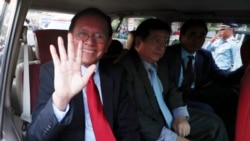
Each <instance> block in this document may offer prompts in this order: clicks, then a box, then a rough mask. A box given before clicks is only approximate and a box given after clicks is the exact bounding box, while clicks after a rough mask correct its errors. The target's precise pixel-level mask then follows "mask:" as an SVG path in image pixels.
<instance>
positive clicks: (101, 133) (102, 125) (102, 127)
mask: <svg viewBox="0 0 250 141" xmlns="http://www.w3.org/2000/svg"><path fill="white" fill-rule="evenodd" d="M93 76H94V75H92V77H90V78H89V81H88V83H87V86H86V93H87V99H88V107H89V113H90V118H91V122H92V127H93V130H94V134H95V138H96V141H115V140H116V139H115V137H114V134H113V132H112V130H111V128H110V126H109V123H108V121H107V118H106V116H105V113H104V111H103V107H102V104H101V100H100V97H99V93H98V90H97V87H96V85H95V83H94V80H93Z"/></svg>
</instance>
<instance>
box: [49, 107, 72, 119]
mask: <svg viewBox="0 0 250 141" xmlns="http://www.w3.org/2000/svg"><path fill="white" fill-rule="evenodd" d="M52 107H53V111H54V114H55V116H56V119H57V121H58V122H61V121H62V119H63V118H64V117H65V115H66V114H67V112H68V111H69V105H67V107H66V110H65V111H60V110H59V109H58V108H56V106H55V105H54V104H52Z"/></svg>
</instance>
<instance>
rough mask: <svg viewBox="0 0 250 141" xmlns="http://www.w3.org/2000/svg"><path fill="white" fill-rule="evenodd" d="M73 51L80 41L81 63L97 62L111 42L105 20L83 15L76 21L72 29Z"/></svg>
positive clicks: (87, 64)
mask: <svg viewBox="0 0 250 141" xmlns="http://www.w3.org/2000/svg"><path fill="white" fill-rule="evenodd" d="M72 34H73V42H74V47H75V53H76V50H77V47H78V43H79V41H82V64H83V65H85V66H89V65H91V64H94V63H96V62H98V60H99V59H100V58H101V57H102V55H103V54H104V53H105V52H106V51H107V49H108V46H109V44H110V42H111V38H110V37H109V36H108V25H107V22H106V21H105V20H104V19H103V18H101V17H99V16H95V15H85V16H83V17H81V18H79V19H78V20H77V21H76V24H75V27H74V29H73V31H72Z"/></svg>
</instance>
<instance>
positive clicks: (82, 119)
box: [27, 8, 140, 141]
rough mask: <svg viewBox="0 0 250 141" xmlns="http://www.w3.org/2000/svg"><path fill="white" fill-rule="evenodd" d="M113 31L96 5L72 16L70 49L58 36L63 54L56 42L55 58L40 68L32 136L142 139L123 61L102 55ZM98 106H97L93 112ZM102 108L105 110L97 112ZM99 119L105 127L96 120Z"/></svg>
mask: <svg viewBox="0 0 250 141" xmlns="http://www.w3.org/2000/svg"><path fill="white" fill-rule="evenodd" d="M111 35H112V28H111V20H110V18H109V17H108V16H106V15H105V14H104V13H103V12H102V11H100V10H98V9H96V8H88V9H85V10H82V11H80V12H79V13H77V14H76V15H75V16H74V17H73V19H72V21H71V25H70V28H69V34H68V47H67V52H66V50H65V49H64V48H65V47H64V43H63V40H62V38H60V37H59V38H58V46H59V54H57V52H56V50H55V48H54V46H51V47H50V51H51V55H52V58H53V63H52V62H49V63H47V64H45V65H43V66H42V68H41V72H40V73H41V74H40V89H39V97H38V100H37V107H36V108H35V110H34V111H33V117H32V118H33V119H32V123H31V124H30V126H29V128H28V131H27V137H28V140H29V141H70V140H72V141H84V140H85V141H95V140H97V141H106V140H109V141H114V140H120V141H133V140H134V141H139V140H140V135H139V132H138V129H139V122H138V119H137V116H136V112H135V110H134V108H133V107H132V104H131V103H130V100H129V96H128V94H127V92H126V89H125V86H126V85H125V84H124V83H122V82H123V78H122V77H123V76H124V75H123V71H122V69H121V67H114V66H109V65H107V64H103V63H102V61H99V59H100V58H101V57H102V56H103V54H104V53H105V52H106V50H107V49H108V46H109V44H110V42H111V40H112V38H111ZM91 76H93V77H91ZM90 77H91V79H90ZM92 78H93V79H92ZM90 82H92V83H90ZM93 83H94V84H93ZM94 85H96V87H94ZM88 86H89V87H88ZM96 88H97V89H96ZM92 96H95V98H96V97H97V98H96V100H98V101H99V105H101V106H99V105H98V102H97V101H95V100H93V99H90V97H92ZM92 101H94V102H96V103H95V105H93V103H91V102H92ZM100 103H101V104H100ZM90 104H92V105H90ZM97 106H99V109H97V110H98V111H94V112H93V110H92V109H95V108H96V107H97ZM98 113H101V114H100V116H98V117H95V116H93V115H97V114H98ZM93 119H95V120H93ZM100 121H103V122H101V124H102V125H105V128H103V126H100V125H98V124H95V123H96V122H98V123H100ZM98 126H99V127H98ZM96 127H98V128H96ZM100 128H101V129H102V130H101V131H100V130H99V129H100ZM98 130H99V131H98ZM97 131H98V132H97Z"/></svg>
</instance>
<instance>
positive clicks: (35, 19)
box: [24, 10, 73, 46]
mask: <svg viewBox="0 0 250 141" xmlns="http://www.w3.org/2000/svg"><path fill="white" fill-rule="evenodd" d="M72 17H73V14H69V13H62V12H53V11H45V10H29V11H28V13H27V16H26V22H25V23H24V25H26V26H28V32H27V42H28V44H29V45H31V46H34V45H35V42H34V33H33V31H35V30H38V29H62V30H68V28H69V25H70V21H71V18H72Z"/></svg>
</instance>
